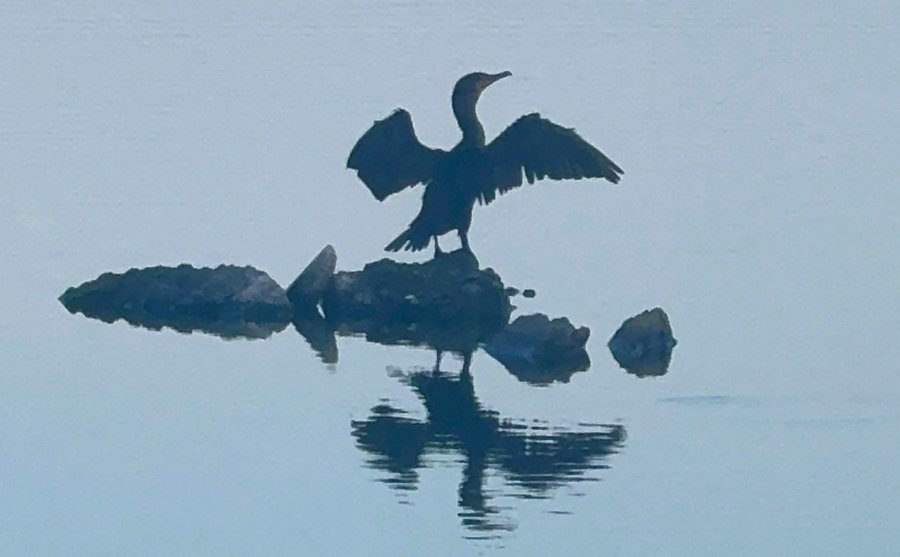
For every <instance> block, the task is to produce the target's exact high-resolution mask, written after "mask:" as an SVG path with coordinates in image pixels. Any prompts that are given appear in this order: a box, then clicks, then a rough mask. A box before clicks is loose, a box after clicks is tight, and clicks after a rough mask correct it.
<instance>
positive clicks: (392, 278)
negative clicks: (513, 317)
mask: <svg viewBox="0 0 900 557" xmlns="http://www.w3.org/2000/svg"><path fill="white" fill-rule="evenodd" d="M322 309H323V311H324V313H325V318H326V319H327V320H328V321H329V322H331V323H335V324H337V328H338V331H339V332H340V333H347V332H352V333H356V334H364V335H366V337H367V338H369V339H370V340H372V341H375V342H381V343H392V344H396V343H414V344H430V345H431V346H435V347H437V348H440V349H448V350H462V349H464V348H465V349H469V348H474V346H475V345H476V343H477V342H479V341H480V340H483V339H486V338H489V337H490V335H492V334H493V333H495V332H496V331H498V330H500V329H501V328H502V327H503V326H505V325H506V323H507V322H508V321H509V314H510V312H511V311H512V306H511V305H510V303H509V296H507V294H506V292H505V291H504V285H503V281H502V280H500V277H499V276H498V275H497V274H496V273H495V272H494V271H493V270H491V269H483V270H482V269H479V267H478V260H477V259H475V256H474V255H472V254H471V253H469V252H466V251H463V250H458V251H455V252H451V253H447V254H444V255H441V256H438V257H437V258H435V259H432V260H431V261H428V262H425V263H398V262H396V261H392V260H390V259H382V260H380V261H375V262H373V263H369V264H367V265H366V266H365V267H364V268H363V269H362V270H361V271H351V272H344V271H342V272H338V273H336V274H335V275H334V280H333V281H332V282H331V286H330V288H329V289H328V290H327V292H326V293H325V296H324V299H323V300H322Z"/></svg>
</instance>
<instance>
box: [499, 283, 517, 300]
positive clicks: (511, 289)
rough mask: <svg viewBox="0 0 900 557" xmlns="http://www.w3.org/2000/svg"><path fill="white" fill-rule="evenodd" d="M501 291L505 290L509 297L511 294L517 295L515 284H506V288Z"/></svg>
mask: <svg viewBox="0 0 900 557" xmlns="http://www.w3.org/2000/svg"><path fill="white" fill-rule="evenodd" d="M503 291H504V292H506V295H507V296H509V297H510V298H512V297H513V296H518V295H519V289H518V288H516V287H515V286H507V287H506V288H504V289H503Z"/></svg>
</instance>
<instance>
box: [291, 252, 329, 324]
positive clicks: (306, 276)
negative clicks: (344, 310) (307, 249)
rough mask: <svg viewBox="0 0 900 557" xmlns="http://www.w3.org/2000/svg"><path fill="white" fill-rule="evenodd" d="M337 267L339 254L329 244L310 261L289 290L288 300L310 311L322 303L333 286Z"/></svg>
mask: <svg viewBox="0 0 900 557" xmlns="http://www.w3.org/2000/svg"><path fill="white" fill-rule="evenodd" d="M336 266H337V253H335V251H334V248H333V247H332V246H331V245H330V244H329V245H327V246H325V247H324V248H323V249H322V251H320V252H319V254H318V255H317V256H316V257H315V258H313V260H312V261H310V263H309V265H307V266H306V268H305V269H303V272H301V273H300V275H299V276H298V277H297V278H296V279H295V280H294V282H292V283H291V285H290V286H289V287H288V289H287V297H288V300H290V301H291V303H292V304H294V306H295V307H298V308H303V310H304V311H309V310H311V309H312V308H314V307H315V306H317V305H318V304H319V302H321V301H322V298H323V297H324V296H325V292H327V291H328V288H329V286H331V281H332V279H333V278H334V270H335V268H336Z"/></svg>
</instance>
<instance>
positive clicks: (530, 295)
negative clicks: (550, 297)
mask: <svg viewBox="0 0 900 557" xmlns="http://www.w3.org/2000/svg"><path fill="white" fill-rule="evenodd" d="M522 296H525V297H526V298H534V297H535V296H537V292H535V291H534V289H533V288H526V289H525V290H523V291H522Z"/></svg>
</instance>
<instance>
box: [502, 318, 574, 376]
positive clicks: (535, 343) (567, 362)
mask: <svg viewBox="0 0 900 557" xmlns="http://www.w3.org/2000/svg"><path fill="white" fill-rule="evenodd" d="M590 335H591V331H590V329H588V328H587V327H579V328H577V329H576V328H575V327H574V326H573V325H572V323H571V322H570V321H569V320H568V319H567V318H565V317H560V318H557V319H553V320H551V319H550V318H549V317H547V316H546V315H544V314H543V313H536V314H533V315H522V316H520V317H518V318H517V319H516V320H515V321H513V322H512V323H511V324H509V325H507V327H506V328H505V329H503V330H502V331H500V332H499V333H498V334H496V335H495V336H494V337H493V338H492V339H491V340H490V342H488V343H487V344H486V345H485V350H486V351H487V353H488V354H490V355H491V356H493V357H494V359H496V360H497V361H499V362H500V363H501V364H503V366H504V367H505V368H506V369H507V370H509V372H510V373H512V374H513V375H515V376H516V377H517V378H518V379H520V380H521V381H525V382H528V383H532V384H536V385H549V384H550V383H552V382H553V381H560V382H568V380H569V378H571V376H572V375H573V374H574V373H575V372H577V371H584V370H586V369H588V367H590V363H591V361H590V358H589V357H588V354H587V351H586V350H585V345H586V344H587V340H588V338H589V337H590Z"/></svg>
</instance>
